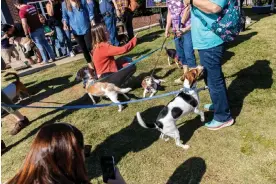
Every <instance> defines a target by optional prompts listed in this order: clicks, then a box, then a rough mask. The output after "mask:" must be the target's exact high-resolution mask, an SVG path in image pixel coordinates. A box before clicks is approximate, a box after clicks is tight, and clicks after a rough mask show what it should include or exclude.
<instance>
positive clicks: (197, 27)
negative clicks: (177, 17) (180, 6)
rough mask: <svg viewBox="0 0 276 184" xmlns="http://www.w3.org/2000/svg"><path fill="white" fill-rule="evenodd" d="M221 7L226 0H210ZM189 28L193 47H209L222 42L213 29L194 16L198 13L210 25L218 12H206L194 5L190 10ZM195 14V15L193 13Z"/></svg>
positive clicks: (224, 4) (225, 3)
mask: <svg viewBox="0 0 276 184" xmlns="http://www.w3.org/2000/svg"><path fill="white" fill-rule="evenodd" d="M210 1H211V2H212V3H215V4H217V5H218V6H220V7H221V8H223V7H225V6H226V5H227V2H228V1H227V0H210ZM191 14H192V15H191V21H192V24H191V30H192V40H193V47H194V49H198V50H200V49H210V48H212V47H216V46H218V45H220V44H222V43H223V40H222V39H221V38H220V37H219V36H217V35H216V34H215V33H214V32H213V31H211V30H209V29H208V28H207V27H205V26H204V25H203V24H202V22H201V20H200V19H199V18H198V17H197V16H196V15H200V16H201V17H202V18H203V19H204V20H205V21H206V22H207V23H208V25H211V24H212V23H213V22H214V21H215V20H217V18H218V14H207V13H204V12H202V11H200V10H199V9H197V8H196V7H193V10H191ZM195 14H196V15H195Z"/></svg>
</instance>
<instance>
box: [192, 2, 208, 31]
mask: <svg viewBox="0 0 276 184" xmlns="http://www.w3.org/2000/svg"><path fill="white" fill-rule="evenodd" d="M192 11H193V13H194V15H195V16H196V17H197V18H199V20H200V21H201V22H202V24H203V25H204V26H205V27H207V28H208V29H210V30H211V26H210V25H208V23H207V22H206V20H205V19H204V18H203V17H202V16H201V15H199V14H198V13H196V11H195V10H194V6H192Z"/></svg>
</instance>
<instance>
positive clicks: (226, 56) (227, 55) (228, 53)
mask: <svg viewBox="0 0 276 184" xmlns="http://www.w3.org/2000/svg"><path fill="white" fill-rule="evenodd" d="M233 56H235V53H234V52H231V51H227V50H226V51H225V52H224V54H223V58H222V65H224V64H225V63H227V62H228V61H230V59H231V58H232V57H233Z"/></svg>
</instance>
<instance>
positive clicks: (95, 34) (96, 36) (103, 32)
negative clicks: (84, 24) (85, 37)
mask: <svg viewBox="0 0 276 184" xmlns="http://www.w3.org/2000/svg"><path fill="white" fill-rule="evenodd" d="M91 37H92V48H93V50H94V49H95V48H96V47H97V45H98V44H99V43H102V42H107V41H108V37H107V29H106V27H105V25H104V24H103V23H101V24H97V25H95V26H93V27H92V28H91Z"/></svg>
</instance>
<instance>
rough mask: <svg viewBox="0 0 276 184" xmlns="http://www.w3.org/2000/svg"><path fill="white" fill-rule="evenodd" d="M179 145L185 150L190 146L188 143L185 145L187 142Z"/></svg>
mask: <svg viewBox="0 0 276 184" xmlns="http://www.w3.org/2000/svg"><path fill="white" fill-rule="evenodd" d="M181 147H182V148H183V149H185V150H187V149H189V148H190V146H189V145H187V144H182V145H181Z"/></svg>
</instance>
